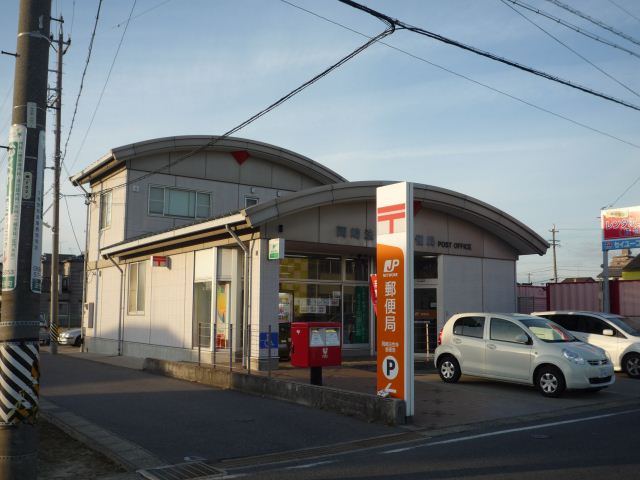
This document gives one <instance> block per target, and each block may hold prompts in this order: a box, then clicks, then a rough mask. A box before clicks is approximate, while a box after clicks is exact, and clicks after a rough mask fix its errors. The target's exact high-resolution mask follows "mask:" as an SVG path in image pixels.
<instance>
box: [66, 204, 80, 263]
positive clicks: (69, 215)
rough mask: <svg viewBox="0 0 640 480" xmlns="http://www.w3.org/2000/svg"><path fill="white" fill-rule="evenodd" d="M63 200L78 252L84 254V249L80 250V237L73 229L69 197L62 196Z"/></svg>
mask: <svg viewBox="0 0 640 480" xmlns="http://www.w3.org/2000/svg"><path fill="white" fill-rule="evenodd" d="M62 198H63V199H64V204H65V205H66V206H67V217H69V225H71V231H72V232H73V238H74V240H75V241H76V246H77V247H78V251H79V252H80V253H82V248H80V242H78V237H77V236H76V229H75V228H74V227H73V221H72V220H71V211H70V210H69V202H68V201H67V195H62Z"/></svg>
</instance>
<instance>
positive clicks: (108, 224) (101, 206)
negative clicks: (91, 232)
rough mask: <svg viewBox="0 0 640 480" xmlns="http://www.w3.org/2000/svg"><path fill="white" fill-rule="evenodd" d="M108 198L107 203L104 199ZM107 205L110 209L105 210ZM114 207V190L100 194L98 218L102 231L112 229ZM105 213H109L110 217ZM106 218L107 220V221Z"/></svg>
mask: <svg viewBox="0 0 640 480" xmlns="http://www.w3.org/2000/svg"><path fill="white" fill-rule="evenodd" d="M105 198H108V199H109V200H108V202H107V203H105V202H104V199H105ZM105 205H107V206H108V208H105ZM112 206H113V190H105V191H103V192H101V193H100V204H99V205H98V216H99V221H100V225H99V227H100V230H106V229H108V228H110V227H111V210H112ZM105 211H107V212H108V215H105ZM105 218H106V219H107V220H106V221H105Z"/></svg>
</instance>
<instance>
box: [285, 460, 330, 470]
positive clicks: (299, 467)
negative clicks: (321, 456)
mask: <svg viewBox="0 0 640 480" xmlns="http://www.w3.org/2000/svg"><path fill="white" fill-rule="evenodd" d="M327 463H335V460H325V461H324V462H315V463H305V464H304V465H296V466H294V467H287V468H285V470H297V469H302V468H311V467H316V466H318V465H326V464H327Z"/></svg>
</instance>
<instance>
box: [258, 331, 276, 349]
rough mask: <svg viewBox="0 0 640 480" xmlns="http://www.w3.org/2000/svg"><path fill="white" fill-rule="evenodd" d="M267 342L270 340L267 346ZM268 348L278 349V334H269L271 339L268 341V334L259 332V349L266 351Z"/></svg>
mask: <svg viewBox="0 0 640 480" xmlns="http://www.w3.org/2000/svg"><path fill="white" fill-rule="evenodd" d="M269 340H271V342H270V343H271V345H269ZM269 346H271V348H278V332H271V339H269V332H260V348H261V349H263V348H264V349H268V348H269Z"/></svg>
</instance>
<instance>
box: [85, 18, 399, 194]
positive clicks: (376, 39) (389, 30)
mask: <svg viewBox="0 0 640 480" xmlns="http://www.w3.org/2000/svg"><path fill="white" fill-rule="evenodd" d="M378 19H379V20H381V21H382V22H384V23H385V25H386V28H385V30H384V31H383V32H381V33H379V34H378V35H376V36H375V37H371V38H369V40H368V41H367V42H365V43H364V44H362V45H360V46H359V47H358V48H356V49H355V50H353V51H352V52H351V53H349V54H347V55H345V56H344V57H342V58H341V59H340V60H338V61H337V62H336V63H334V64H333V65H331V66H329V67H328V68H325V69H324V70H323V71H322V72H320V73H319V74H317V75H315V76H314V77H312V78H310V79H309V80H307V81H306V82H304V83H302V84H301V85H300V86H298V87H296V88H294V89H293V90H291V91H290V92H289V93H287V94H286V95H284V96H282V97H280V98H279V99H278V100H276V101H275V102H273V103H271V104H270V105H269V106H267V107H266V108H264V109H262V110H260V111H259V112H258V113H256V114H254V115H252V116H251V117H249V118H247V119H246V120H244V121H243V122H241V123H239V124H238V125H236V126H235V127H233V128H232V129H230V130H228V131H227V132H225V133H223V134H222V135H220V136H211V137H210V140H209V141H208V142H207V143H206V144H204V145H201V146H199V147H196V148H194V149H192V150H191V151H189V152H188V153H186V154H184V155H182V156H180V157H178V158H177V159H176V160H174V161H172V162H169V163H168V164H166V165H164V166H162V167H160V168H157V169H155V170H153V171H151V172H147V173H145V174H144V175H141V176H140V177H137V178H135V179H132V180H129V181H126V182H124V183H121V184H119V185H115V186H113V187H111V189H112V190H114V189H116V188H123V187H127V186H128V185H132V184H135V183H137V182H140V181H142V180H144V179H145V178H148V177H150V176H152V175H155V174H157V173H160V172H163V171H165V170H167V169H169V168H171V167H172V166H174V165H176V164H178V163H180V162H183V161H184V160H186V159H188V158H191V157H192V156H194V155H195V154H197V153H198V152H201V151H203V150H205V149H206V148H209V147H212V146H215V145H216V144H217V143H219V142H220V141H222V140H224V139H225V138H227V137H230V136H231V135H233V134H234V133H236V132H238V131H240V130H242V129H243V128H245V127H246V126H248V125H250V124H251V123H253V122H255V121H256V120H258V119H259V118H261V117H263V116H264V115H266V114H267V113H269V112H271V111H272V110H274V109H276V108H278V107H279V106H280V105H282V104H283V103H285V102H287V101H288V100H290V99H291V98H293V97H294V96H296V95H298V94H299V93H300V92H302V91H303V90H305V89H306V88H307V87H309V86H311V85H313V84H314V83H316V82H317V81H318V80H320V79H322V78H324V77H325V76H327V75H329V74H330V73H331V72H333V71H334V70H336V69H338V68H340V67H341V66H342V65H344V64H345V63H347V62H348V61H349V60H351V59H352V58H354V57H355V56H357V55H358V54H360V53H362V52H363V51H365V50H366V49H367V48H369V47H370V46H371V45H373V44H375V43H377V42H379V41H380V40H382V39H383V38H385V37H387V36H388V35H391V34H392V33H393V32H395V31H396V26H395V25H394V24H393V23H392V22H391V19H389V18H388V17H386V16H385V15H382V14H380V16H378ZM94 195H96V194H95V193H94Z"/></svg>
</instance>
